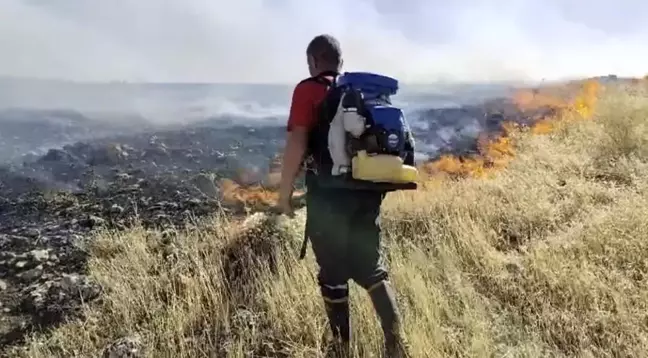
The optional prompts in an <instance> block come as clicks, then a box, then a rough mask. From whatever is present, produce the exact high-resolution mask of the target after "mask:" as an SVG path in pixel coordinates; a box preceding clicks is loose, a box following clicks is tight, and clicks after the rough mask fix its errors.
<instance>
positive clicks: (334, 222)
mask: <svg viewBox="0 0 648 358" xmlns="http://www.w3.org/2000/svg"><path fill="white" fill-rule="evenodd" d="M383 197H384V195H383V194H381V193H379V192H371V191H352V190H345V189H321V188H318V189H309V190H308V192H307V193H306V212H307V214H306V230H307V231H306V232H307V235H308V236H309V238H310V241H311V244H312V247H313V252H314V254H315V259H316V260H317V263H318V265H319V267H320V272H319V275H318V280H319V283H320V285H321V286H323V290H324V291H327V290H326V288H327V287H329V288H334V287H340V289H332V290H331V292H329V294H325V297H326V298H330V299H331V300H336V299H341V298H345V297H346V295H347V292H344V291H346V290H343V289H341V287H342V286H346V284H347V282H348V281H349V280H350V279H352V280H354V281H355V282H356V283H358V284H359V285H360V286H362V287H364V288H365V289H369V288H370V287H371V286H373V285H376V284H378V283H380V282H381V281H383V280H385V279H387V271H386V270H385V268H384V267H383V265H382V264H381V255H380V219H379V217H380V205H381V203H382V200H383ZM336 292H337V293H336ZM327 296H328V297H327Z"/></svg>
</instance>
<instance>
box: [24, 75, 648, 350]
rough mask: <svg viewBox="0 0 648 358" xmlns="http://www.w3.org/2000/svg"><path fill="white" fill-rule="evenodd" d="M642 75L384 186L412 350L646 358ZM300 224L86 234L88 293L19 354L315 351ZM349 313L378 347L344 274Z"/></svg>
mask: <svg viewBox="0 0 648 358" xmlns="http://www.w3.org/2000/svg"><path fill="white" fill-rule="evenodd" d="M644 86H645V85H643V84H641V83H639V84H634V85H615V86H610V87H607V88H601V89H600V91H599V92H598V93H597V94H596V97H597V98H598V101H596V103H593V102H592V101H589V102H588V101H585V102H583V103H581V102H582V101H581V102H578V100H577V101H576V102H577V103H575V104H574V106H572V107H573V108H575V109H576V110H575V111H565V112H564V113H563V114H562V115H561V117H560V118H553V119H551V120H550V121H546V122H545V123H544V124H542V125H541V126H540V125H539V126H538V127H537V128H535V129H534V130H532V131H522V130H513V131H512V132H511V133H509V136H508V137H507V138H506V140H505V141H501V142H499V144H493V145H491V146H490V147H489V148H486V150H485V156H486V157H488V155H490V156H491V157H493V158H492V159H493V160H491V161H492V162H495V165H491V166H492V167H494V168H495V169H493V170H490V169H487V168H486V167H488V165H486V164H484V163H485V162H487V161H488V160H483V158H482V159H474V160H473V161H472V162H471V161H468V162H465V163H464V164H461V163H459V162H455V163H454V164H453V166H449V165H450V164H452V163H451V161H452V160H456V159H453V158H445V159H444V160H445V164H443V165H444V166H440V165H438V164H437V165H436V166H435V165H432V166H430V168H431V170H432V171H436V172H440V171H441V172H443V171H445V172H451V175H443V173H437V174H434V175H433V177H432V178H430V179H429V181H428V183H427V185H426V186H425V188H424V189H421V190H420V191H418V192H416V193H402V194H390V196H389V197H388V200H387V203H386V204H385V206H384V215H383V220H382V223H383V228H384V232H385V240H384V243H385V250H386V254H387V258H388V263H389V267H390V269H391V272H392V277H393V278H392V280H393V282H394V285H395V286H396V289H397V290H398V295H399V296H398V299H399V302H400V304H401V307H402V311H403V314H404V329H405V331H406V335H407V339H408V341H409V343H410V345H411V348H412V355H413V357H568V356H569V357H645V356H647V355H648V353H646V352H648V220H647V218H648V126H647V125H648V121H647V118H648V96H647V95H648V92H646V91H645V88H647V87H644ZM498 145H499V147H498ZM502 146H506V148H505V149H506V150H502V148H501V147H502ZM498 148H499V149H498ZM489 150H490V152H489ZM488 153H490V154H488ZM493 153H495V154H493ZM487 154H488V155H487ZM486 159H488V158H486ZM480 160H482V161H481V162H480ZM448 168H454V169H452V170H449V169H448ZM302 225H303V213H299V215H298V216H297V218H296V219H294V220H292V221H289V220H287V219H285V218H283V217H272V216H265V215H264V214H257V215H254V216H252V217H250V218H248V219H247V220H246V221H245V222H244V223H240V222H237V223H234V222H231V221H228V219H227V218H226V217H215V218H213V219H211V220H209V221H207V222H205V223H202V224H200V225H199V226H198V227H197V228H196V229H195V230H187V231H186V232H182V233H180V234H179V235H177V236H172V237H168V236H165V237H163V235H162V233H160V232H145V231H144V230H141V229H138V230H133V231H129V232H122V233H104V234H102V235H100V236H99V237H98V238H97V239H96V240H95V241H94V243H93V244H92V245H91V246H90V247H89V250H91V252H92V259H91V262H90V275H91V276H92V277H93V278H95V279H96V280H98V281H99V282H100V283H101V284H102V285H103V286H104V288H105V290H106V293H105V295H104V299H103V301H102V302H100V303H98V304H94V305H91V306H90V307H88V308H87V314H86V318H85V319H84V320H83V321H78V322H70V323H68V324H66V325H64V326H62V327H59V328H57V329H56V330H55V331H54V332H52V334H50V335H47V336H36V337H34V338H33V339H31V340H30V341H29V343H28V345H27V346H25V348H24V349H22V350H21V351H17V352H16V356H29V357H76V356H79V357H90V356H101V352H102V350H103V349H104V347H106V346H107V345H108V344H110V343H112V342H115V341H116V340H118V339H120V338H122V337H130V339H131V340H132V342H134V343H137V344H139V347H140V353H141V354H143V355H144V356H147V357H320V356H322V353H321V352H322V351H323V350H324V349H323V347H322V344H323V341H322V335H323V334H324V333H325V332H326V322H325V316H324V314H323V305H322V302H321V299H320V296H319V291H318V287H317V285H316V281H315V272H316V266H315V264H314V260H313V258H312V253H311V252H310V251H309V254H308V256H307V259H306V260H304V261H299V260H297V255H298V247H299V244H300V239H301V233H302ZM236 259H238V261H236ZM352 311H353V312H352V314H353V316H352V321H353V324H354V334H355V337H354V345H355V348H356V350H357V352H356V354H357V356H358V357H377V356H378V352H380V345H381V341H382V333H381V331H380V327H379V324H378V321H377V317H376V316H375V314H374V312H373V310H372V307H371V303H370V301H369V299H368V297H367V295H366V294H365V292H364V291H362V290H361V289H360V288H358V287H357V286H352ZM137 344H136V346H137Z"/></svg>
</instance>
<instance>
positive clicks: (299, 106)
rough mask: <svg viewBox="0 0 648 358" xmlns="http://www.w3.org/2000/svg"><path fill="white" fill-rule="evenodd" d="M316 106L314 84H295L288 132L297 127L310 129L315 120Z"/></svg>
mask: <svg viewBox="0 0 648 358" xmlns="http://www.w3.org/2000/svg"><path fill="white" fill-rule="evenodd" d="M314 108H315V106H314V104H313V91H312V84H311V83H308V82H302V83H300V84H298V85H297V86H295V90H294V91H293V95H292V102H291V104H290V114H289V115H288V125H287V130H288V132H290V131H292V130H293V129H294V128H295V127H305V128H307V129H310V128H311V127H312V125H313V123H314V122H315V110H314Z"/></svg>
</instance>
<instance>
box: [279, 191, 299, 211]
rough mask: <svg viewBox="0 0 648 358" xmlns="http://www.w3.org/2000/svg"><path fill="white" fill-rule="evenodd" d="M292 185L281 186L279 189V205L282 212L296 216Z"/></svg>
mask: <svg viewBox="0 0 648 358" xmlns="http://www.w3.org/2000/svg"><path fill="white" fill-rule="evenodd" d="M292 194H293V190H292V187H289V188H281V189H280V191H279V203H278V204H279V206H278V209H279V211H280V212H281V213H282V214H285V215H287V216H289V217H294V216H295V212H294V209H293V205H292Z"/></svg>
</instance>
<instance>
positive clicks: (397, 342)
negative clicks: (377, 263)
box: [369, 281, 409, 358]
mask: <svg viewBox="0 0 648 358" xmlns="http://www.w3.org/2000/svg"><path fill="white" fill-rule="evenodd" d="M369 296H370V297H371V302H372V303H373V306H374V309H375V310H376V313H377V314H378V318H379V319H380V323H381V326H382V329H383V334H384V336H385V357H387V358H404V357H409V354H408V352H407V348H406V346H405V342H404V341H403V338H402V335H401V330H400V329H401V327H400V324H401V316H400V312H399V310H398V305H397V303H396V294H395V293H394V290H393V288H392V286H391V284H390V283H389V281H383V284H381V285H379V286H378V287H375V288H373V289H371V291H369Z"/></svg>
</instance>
